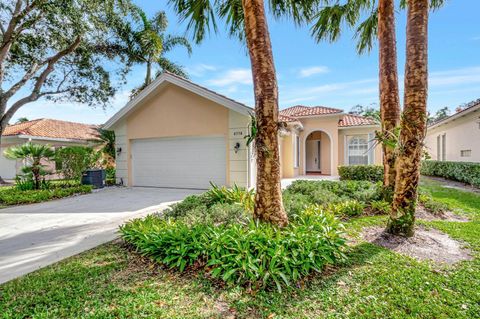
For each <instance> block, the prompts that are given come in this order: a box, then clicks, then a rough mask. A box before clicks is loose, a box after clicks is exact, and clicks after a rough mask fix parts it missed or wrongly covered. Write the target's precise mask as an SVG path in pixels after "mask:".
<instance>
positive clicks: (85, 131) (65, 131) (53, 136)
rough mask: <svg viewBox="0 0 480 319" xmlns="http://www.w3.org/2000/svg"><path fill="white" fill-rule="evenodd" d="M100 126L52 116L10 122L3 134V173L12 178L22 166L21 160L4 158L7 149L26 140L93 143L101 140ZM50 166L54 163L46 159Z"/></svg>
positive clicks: (54, 144) (55, 143) (0, 166)
mask: <svg viewBox="0 0 480 319" xmlns="http://www.w3.org/2000/svg"><path fill="white" fill-rule="evenodd" d="M97 128H98V126H96V125H89V124H82V123H74V122H66V121H59V120H51V119H38V120H32V121H27V122H23V123H18V124H13V125H9V126H8V127H7V128H6V129H5V132H4V133H3V135H2V139H1V146H0V147H1V156H0V176H1V177H2V178H3V179H13V178H15V175H16V174H19V173H20V172H21V171H20V170H21V168H22V166H23V163H22V161H20V160H18V161H16V160H10V159H7V158H5V156H4V154H3V152H4V151H5V149H7V148H8V147H11V146H15V145H21V144H24V143H26V142H32V143H39V144H49V145H51V146H52V147H54V148H59V147H64V146H72V145H84V146H86V145H94V144H95V143H96V142H95V141H98V132H97ZM46 165H47V170H54V169H55V163H53V162H52V163H46Z"/></svg>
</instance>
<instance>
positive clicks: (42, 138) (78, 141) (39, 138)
mask: <svg viewBox="0 0 480 319" xmlns="http://www.w3.org/2000/svg"><path fill="white" fill-rule="evenodd" d="M17 137H18V138H23V139H27V140H42V141H54V142H71V143H82V144H87V143H88V141H87V140H80V139H73V138H61V137H45V136H33V135H17Z"/></svg>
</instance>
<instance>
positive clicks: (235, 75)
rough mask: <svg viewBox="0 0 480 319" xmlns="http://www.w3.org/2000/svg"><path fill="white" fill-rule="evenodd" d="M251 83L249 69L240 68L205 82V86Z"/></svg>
mask: <svg viewBox="0 0 480 319" xmlns="http://www.w3.org/2000/svg"><path fill="white" fill-rule="evenodd" d="M252 83H253V81H252V72H251V71H250V69H242V68H238V69H231V70H228V71H226V72H224V73H223V74H222V75H220V76H218V77H216V78H214V79H210V80H208V81H207V84H210V85H215V86H231V85H239V84H243V85H251V84H252Z"/></svg>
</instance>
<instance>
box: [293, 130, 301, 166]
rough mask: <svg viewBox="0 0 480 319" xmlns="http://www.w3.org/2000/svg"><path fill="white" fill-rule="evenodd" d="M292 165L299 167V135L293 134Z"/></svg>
mask: <svg viewBox="0 0 480 319" xmlns="http://www.w3.org/2000/svg"><path fill="white" fill-rule="evenodd" d="M293 167H294V168H298V167H300V136H299V135H297V134H295V135H294V140H293Z"/></svg>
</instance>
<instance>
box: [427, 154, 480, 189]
mask: <svg viewBox="0 0 480 319" xmlns="http://www.w3.org/2000/svg"><path fill="white" fill-rule="evenodd" d="M420 173H421V174H422V175H426V176H438V177H443V178H446V179H450V180H453V181H459V182H463V183H467V184H470V185H473V186H476V187H480V163H470V162H446V161H431V160H428V161H423V162H422V166H421V170H420Z"/></svg>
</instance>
